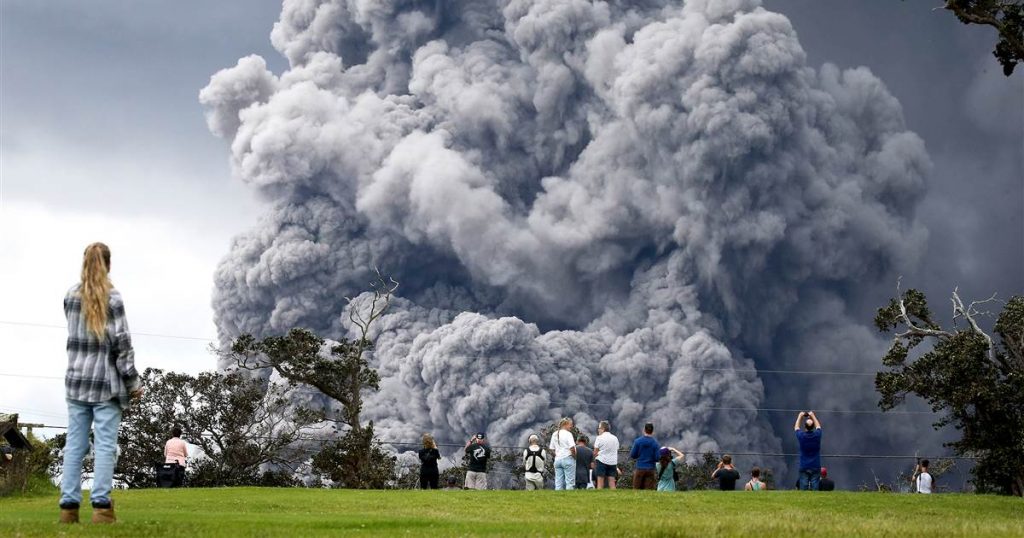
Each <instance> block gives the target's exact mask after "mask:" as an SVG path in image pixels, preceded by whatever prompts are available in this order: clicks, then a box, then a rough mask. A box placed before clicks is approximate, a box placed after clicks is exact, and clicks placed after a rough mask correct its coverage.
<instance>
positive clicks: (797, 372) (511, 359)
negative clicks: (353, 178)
mask: <svg viewBox="0 0 1024 538" xmlns="http://www.w3.org/2000/svg"><path fill="white" fill-rule="evenodd" d="M0 325H14V326H21V327H40V328H47V329H62V330H66V329H67V327H66V326H64V325H53V324H46V323H30V322H21V321H5V320H0ZM131 334H132V335H133V336H150V337H155V338H172V339H177V340H195V341H201V342H209V343H215V342H216V339H213V338H202V337H198V336H182V335H174V334H162V333H144V332H134V331H133V332H132V333H131ZM452 358H460V359H476V360H479V359H484V360H487V359H490V358H491V357H472V356H467V355H460V356H453V357H452ZM494 359H495V360H497V361H500V362H508V363H540V364H551V363H564V362H577V361H576V359H571V358H551V359H548V360H540V358H539V357H537V358H530V357H494ZM683 368H688V369H690V370H698V371H703V372H734V373H750V374H755V375H761V374H771V375H810V376H822V375H838V376H853V377H871V378H874V377H875V375H876V372H850V371H842V370H780V369H759V368H713V367H703V366H691V365H684V366H683Z"/></svg>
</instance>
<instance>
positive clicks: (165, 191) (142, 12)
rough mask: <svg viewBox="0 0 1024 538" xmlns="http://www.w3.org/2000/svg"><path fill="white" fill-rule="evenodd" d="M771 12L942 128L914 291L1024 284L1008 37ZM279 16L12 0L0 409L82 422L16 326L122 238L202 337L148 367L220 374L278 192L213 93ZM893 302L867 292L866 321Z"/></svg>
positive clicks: (59, 367)
mask: <svg viewBox="0 0 1024 538" xmlns="http://www.w3.org/2000/svg"><path fill="white" fill-rule="evenodd" d="M766 4H767V7H769V8H770V9H774V10H778V11H782V12H783V13H785V14H786V15H788V16H789V17H790V18H791V20H792V21H793V24H794V26H795V27H796V29H797V32H798V33H799V36H800V40H801V44H802V45H803V47H804V49H805V50H806V51H807V53H808V56H809V63H810V64H811V65H814V66H820V64H821V63H823V62H826V61H827V62H832V63H835V64H837V65H839V66H840V67H855V66H860V65H865V66H868V67H869V68H870V69H871V70H872V71H873V72H874V73H875V74H876V75H878V76H879V77H880V78H881V79H882V80H883V81H885V83H886V84H887V85H888V87H889V89H890V91H891V92H892V93H893V94H894V95H895V96H896V97H897V98H898V99H899V100H900V102H901V103H902V105H903V107H904V111H905V114H906V120H907V123H908V125H909V127H910V128H911V129H912V130H914V131H915V132H917V133H918V134H919V135H920V136H921V137H922V138H924V140H925V142H926V144H927V147H928V151H929V153H930V155H931V158H932V161H933V163H934V169H933V172H932V175H931V177H930V182H929V185H928V194H927V196H926V199H925V201H924V203H923V204H922V205H921V206H920V209H919V211H920V215H921V217H922V219H923V221H924V222H925V224H926V225H927V226H928V228H929V230H930V232H931V239H930V243H929V247H928V252H927V254H926V256H925V259H924V260H923V261H922V263H921V265H920V267H919V269H918V270H917V272H916V273H914V274H907V275H905V276H904V279H905V282H906V283H907V285H910V286H915V287H919V288H922V289H924V290H925V291H926V292H927V293H928V294H929V296H930V297H931V298H932V300H933V301H934V302H935V303H936V305H937V306H938V308H937V310H938V309H942V308H943V307H944V305H945V301H946V296H948V292H949V291H950V290H951V289H952V287H953V286H955V285H959V286H960V287H961V290H962V291H963V292H964V293H965V296H968V297H981V296H987V295H988V294H990V293H992V292H999V293H1000V294H1001V295H1002V296H1003V297H1006V296H1008V295H1010V294H1013V293H1021V292H1022V291H1024V217H1022V213H1021V207H1022V206H1024V179H1022V177H1024V162H1022V161H1024V69H1020V70H1019V71H1020V72H1018V73H1017V74H1016V75H1015V76H1014V77H1012V78H1010V79H1007V78H1005V77H1003V76H1002V73H1001V70H1000V68H999V66H998V64H997V63H996V62H995V60H994V58H992V56H991V52H990V51H991V49H992V46H993V44H994V39H995V38H994V33H993V32H992V31H990V30H989V29H987V28H980V27H974V26H964V25H962V24H960V23H958V22H957V21H956V19H955V18H954V17H953V16H952V15H950V14H948V13H945V12H942V11H932V7H934V6H933V5H932V4H934V2H933V3H928V2H920V1H908V2H898V1H895V0H894V1H881V0H879V1H873V2H862V1H854V0H848V1H843V2H839V1H830V2H823V1H820V0H786V1H781V0H779V1H768V2H766ZM279 9H280V6H279V4H278V3H277V2H272V1H258V0H245V1H242V0H219V1H217V2H199V1H192V0H188V1H185V0H182V1H178V2H173V3H168V2H156V1H151V0H146V1H143V0H136V1H127V0H121V1H116V0H93V1H90V2H87V3H86V2H71V1H64V0H61V1H57V0H49V1H47V2H37V1H32V0H4V1H3V2H2V3H0V182H2V185H0V253H2V258H0V261H2V263H0V349H2V350H3V351H2V356H3V361H2V364H0V411H6V410H11V409H15V410H19V411H21V412H22V413H23V419H24V420H32V421H39V422H46V423H50V424H63V423H64V422H65V418H64V417H65V410H64V409H65V408H64V402H63V386H62V383H61V381H60V378H62V376H63V372H64V366H65V363H66V358H65V355H64V333H63V332H62V331H61V330H60V329H55V328H50V327H37V326H26V325H12V324H9V323H8V322H16V323H27V324H40V325H53V326H60V325H62V324H63V323H64V320H63V312H62V310H61V299H62V297H63V294H64V292H65V291H66V289H67V288H68V287H69V286H71V285H72V284H73V283H74V282H75V281H76V280H77V278H78V271H79V269H80V260H81V251H82V249H83V248H84V246H85V245H86V244H88V243H89V242H92V241H97V240H102V241H105V242H107V243H108V244H110V245H111V248H112V250H113V273H112V278H113V280H114V283H115V285H116V286H117V287H118V288H119V289H120V290H121V291H122V293H123V294H124V297H125V300H126V305H127V311H128V316H129V322H130V324H131V326H132V329H133V330H134V331H136V332H141V333H152V334H162V335H172V336H179V337H188V338H189V339H182V338H165V337H156V336H142V335H138V336H136V339H135V343H136V349H137V355H136V360H137V364H138V366H139V368H140V370H141V369H143V368H145V367H149V366H153V367H160V368H167V369H174V370H179V371H186V372H192V373H194V372H197V371H200V370H204V369H210V368H213V366H214V359H213V358H212V357H211V355H210V354H209V353H208V351H207V350H206V347H207V345H208V343H207V342H205V341H204V340H203V339H204V338H212V337H213V336H214V326H213V323H212V319H211V318H212V314H211V309H210V306H209V305H210V291H211V288H212V273H213V270H214V267H215V265H216V263H217V262H218V260H219V259H220V258H221V257H222V256H223V255H224V254H225V253H226V252H227V249H228V245H229V242H230V240H231V238H232V236H233V235H235V234H236V233H238V232H240V231H242V230H245V229H247V228H248V227H249V226H251V225H252V223H253V222H254V221H255V219H256V218H257V217H258V215H259V213H260V204H259V202H258V201H257V200H255V199H253V197H252V196H251V195H250V194H249V193H248V192H247V191H246V190H245V189H244V188H242V186H241V185H240V184H238V183H237V182H235V181H232V179H231V175H230V171H229V169H228V163H227V158H228V151H227V148H226V147H225V144H224V142H223V141H221V140H219V139H217V138H214V137H213V136H212V135H211V134H209V132H208V130H207V129H206V125H205V122H204V120H203V115H202V110H201V109H200V106H199V104H198V101H197V94H198V91H199V89H200V88H202V87H203V86H205V85H206V83H207V82H208V81H209V77H210V75H212V74H213V73H214V72H216V71H217V70H218V69H220V68H223V67H228V66H232V65H234V64H235V62H236V61H237V59H238V58H240V57H242V56H245V55H247V54H252V53H255V54H259V55H261V56H263V57H264V58H265V59H266V60H267V62H268V65H269V67H270V69H271V70H272V71H274V72H276V73H280V72H281V71H282V70H283V68H284V67H285V62H284V60H283V59H282V58H281V57H280V56H279V55H278V54H277V53H276V51H274V50H273V49H272V47H271V46H270V41H269V37H268V36H269V33H270V29H271V26H272V25H273V22H274V21H275V20H276V18H277V15H278V12H279ZM894 285H895V283H894ZM884 299H885V297H884V295H883V294H882V292H878V291H877V290H876V291H872V292H868V293H865V296H864V297H863V298H862V301H861V303H860V304H859V305H858V307H859V309H860V310H861V312H863V314H864V315H865V316H867V317H866V318H865V319H870V315H871V313H872V310H873V309H874V308H877V306H878V305H879V304H880V303H881V301H883V300H884ZM10 374H16V375H34V376H50V377H52V378H56V379H49V378H44V379H34V378H25V377H10Z"/></svg>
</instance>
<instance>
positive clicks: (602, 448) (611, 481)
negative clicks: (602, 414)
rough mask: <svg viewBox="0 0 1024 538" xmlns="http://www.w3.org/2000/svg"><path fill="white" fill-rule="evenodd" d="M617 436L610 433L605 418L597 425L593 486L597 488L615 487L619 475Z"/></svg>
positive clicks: (609, 427)
mask: <svg viewBox="0 0 1024 538" xmlns="http://www.w3.org/2000/svg"><path fill="white" fill-rule="evenodd" d="M618 466H619V438H618V437H615V436H614V435H612V432H611V426H609V425H608V421H607V420H602V421H601V422H600V423H599V424H598V425H597V438H596V439H594V486H595V487H596V488H597V489H604V488H605V487H607V488H609V489H615V481H616V479H617V478H618V476H619V467H618Z"/></svg>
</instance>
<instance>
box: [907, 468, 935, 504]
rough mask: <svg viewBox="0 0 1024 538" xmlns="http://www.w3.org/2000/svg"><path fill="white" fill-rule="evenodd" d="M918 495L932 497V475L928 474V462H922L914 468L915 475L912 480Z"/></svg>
mask: <svg viewBox="0 0 1024 538" xmlns="http://www.w3.org/2000/svg"><path fill="white" fill-rule="evenodd" d="M910 483H911V484H912V485H913V486H914V488H915V489H916V490H917V492H918V493H924V494H927V495H930V494H931V492H932V474H931V473H929V472H928V460H921V461H919V462H917V465H915V466H914V475H913V476H912V477H911V479H910Z"/></svg>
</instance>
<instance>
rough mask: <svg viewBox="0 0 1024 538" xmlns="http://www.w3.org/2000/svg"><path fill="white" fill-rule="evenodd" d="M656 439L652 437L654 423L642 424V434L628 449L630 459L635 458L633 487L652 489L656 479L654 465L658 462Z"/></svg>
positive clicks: (656, 481)
mask: <svg viewBox="0 0 1024 538" xmlns="http://www.w3.org/2000/svg"><path fill="white" fill-rule="evenodd" d="M659 448H660V447H659V445H658V440H657V439H655V438H654V424H651V423H650V422H648V423H647V424H644V434H643V435H641V436H640V437H637V438H636V439H635V440H634V441H633V446H632V447H631V448H630V449H629V457H630V459H634V460H636V470H635V471H633V489H654V488H655V487H656V485H657V483H658V479H657V477H656V476H655V474H654V465H655V463H657V462H658V449H659Z"/></svg>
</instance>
